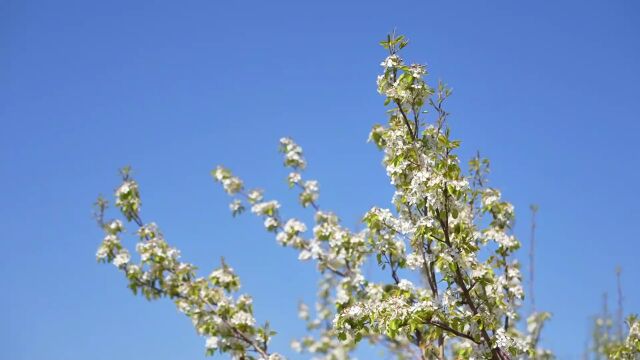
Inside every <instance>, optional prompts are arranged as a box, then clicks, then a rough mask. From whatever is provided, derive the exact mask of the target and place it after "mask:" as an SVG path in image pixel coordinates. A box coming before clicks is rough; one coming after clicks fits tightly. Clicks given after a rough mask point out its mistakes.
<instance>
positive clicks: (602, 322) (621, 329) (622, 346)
mask: <svg viewBox="0 0 640 360" xmlns="http://www.w3.org/2000/svg"><path fill="white" fill-rule="evenodd" d="M621 274H622V270H621V269H620V268H618V269H616V278H617V288H618V289H617V290H618V309H617V314H616V315H617V316H616V319H614V318H613V317H612V316H611V314H610V313H609V310H608V303H607V294H606V293H605V294H604V296H603V306H602V313H601V314H599V315H598V316H596V317H595V319H594V321H593V331H592V339H591V347H590V349H588V350H590V354H589V353H587V354H585V358H586V359H589V358H591V359H595V360H599V359H640V319H638V316H637V315H629V316H628V317H627V319H626V321H624V320H623V313H624V311H623V309H622V298H623V296H622V285H621V282H620V277H621ZM614 325H615V328H616V329H615V331H612V330H613V327H614ZM589 355H591V356H589Z"/></svg>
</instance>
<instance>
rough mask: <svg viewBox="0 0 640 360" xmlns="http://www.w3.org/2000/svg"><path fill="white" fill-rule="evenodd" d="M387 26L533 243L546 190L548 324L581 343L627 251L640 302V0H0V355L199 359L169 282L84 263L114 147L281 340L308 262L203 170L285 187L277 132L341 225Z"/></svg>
mask: <svg viewBox="0 0 640 360" xmlns="http://www.w3.org/2000/svg"><path fill="white" fill-rule="evenodd" d="M394 27H397V28H398V29H399V31H400V32H402V33H404V34H406V35H407V36H408V37H409V39H410V40H411V46H410V47H409V48H408V49H407V50H408V51H407V52H406V54H405V55H406V57H407V58H409V60H412V61H415V62H426V63H427V64H428V66H429V69H430V72H431V79H432V81H436V80H437V79H443V80H445V81H446V82H447V83H448V84H450V85H451V86H452V87H453V88H454V96H453V98H452V99H451V101H450V103H449V107H448V109H449V111H450V112H451V113H452V117H451V120H450V124H451V126H452V129H453V134H454V137H456V138H458V139H461V140H462V141H463V144H462V148H463V149H462V151H461V156H462V158H463V159H468V158H469V156H471V154H472V153H474V152H475V151H476V150H480V151H481V152H482V153H483V154H484V155H486V156H488V157H489V158H491V160H492V175H491V185H493V186H496V187H498V188H500V189H502V191H503V194H504V196H505V197H506V198H507V199H510V200H512V201H513V203H514V204H515V206H516V210H517V213H518V222H517V225H516V232H517V234H519V235H520V237H521V239H522V240H523V243H524V249H526V248H527V246H528V241H529V236H528V228H529V212H528V206H529V204H530V203H532V202H535V203H538V204H539V205H540V213H539V217H538V222H539V227H538V229H539V231H538V239H539V240H538V241H539V246H538V249H537V252H538V263H537V268H538V272H537V297H536V300H537V304H538V307H539V308H543V309H547V310H549V311H551V312H553V313H554V319H553V320H552V322H551V323H550V324H549V325H548V328H547V329H546V332H545V335H544V341H545V344H546V345H547V346H549V347H551V348H552V349H553V350H555V351H556V353H557V354H558V355H559V358H560V359H578V358H579V355H580V353H581V351H582V348H583V344H584V341H585V339H586V336H587V319H588V317H589V316H590V315H592V314H593V313H595V312H597V311H598V309H599V308H600V306H601V297H602V293H603V292H605V291H608V292H609V293H610V294H612V293H613V292H614V290H615V275H614V269H615V267H616V265H620V266H621V267H622V268H623V271H624V273H623V286H624V291H625V299H624V306H625V309H626V310H628V311H636V312H638V311H640V288H638V286H637V283H634V279H637V278H638V277H639V276H640V262H639V261H638V260H637V259H638V253H639V250H640V246H639V245H638V240H639V239H638V237H639V236H640V235H639V234H638V224H640V210H638V201H637V199H636V197H637V190H636V187H637V184H638V181H639V180H640V168H639V167H638V158H639V157H640V150H639V148H638V146H637V141H638V140H637V138H638V136H639V135H640V125H639V121H638V120H639V119H638V114H639V113H640V101H638V94H639V91H638V83H640V68H639V67H638V64H639V63H640V41H638V38H639V37H640V5H638V3H637V2H635V1H584V0H583V1H563V2H558V1H538V2H527V3H525V2H514V1H491V2H489V1H485V2H479V1H459V2H456V4H455V5H453V4H444V2H442V1H440V2H436V1H407V2H403V3H398V4H395V5H394V3H393V2H389V1H386V2H374V1H367V2H364V1H363V2H355V1H354V2H334V1H315V2H311V1H291V2H275V1H271V2H266V1H254V2H251V1H238V2H232V1H226V2H221V1H211V0H209V1H189V2H187V1H180V2H178V1H148V2H131V1H103V2H97V1H67V0H57V1H28V0H24V1H0V54H2V56H0V121H1V124H2V129H3V130H2V131H1V132H0V175H1V176H0V186H1V188H2V194H3V203H2V205H1V206H0V219H2V220H1V225H2V240H1V241H0V252H1V253H2V254H3V257H2V261H0V274H1V275H2V276H0V288H1V289H2V290H3V296H1V297H0V309H2V310H1V311H2V315H1V318H2V321H1V322H0V358H3V359H14V360H23V359H52V360H58V359H60V360H62V359H64V360H73V359H94V360H98V359H114V358H119V359H140V358H145V359H146V358H154V359H158V360H160V359H200V358H203V357H204V356H203V354H204V350H203V340H202V339H200V338H198V337H197V336H196V335H195V332H194V330H193V329H192V327H191V325H190V323H189V321H188V320H187V319H186V318H185V317H183V316H181V315H179V314H178V313H177V311H176V310H175V308H174V307H173V305H172V304H171V303H169V302H168V301H160V302H154V303H147V302H146V301H145V300H143V299H142V298H139V297H134V296H132V295H131V294H130V292H129V291H128V290H127V289H126V288H125V283H124V280H123V279H122V278H121V276H120V274H118V273H117V272H116V271H114V269H113V268H112V267H111V266H105V265H98V264H96V262H95V258H94V254H95V250H96V248H97V246H98V244H99V241H100V239H101V233H100V231H99V230H98V229H97V228H96V227H95V224H94V223H93V220H92V218H91V204H92V202H93V201H94V199H95V197H96V196H97V195H98V194H99V193H104V194H107V195H110V194H111V191H112V190H113V189H114V187H115V186H116V185H117V181H118V179H117V169H118V168H119V167H120V166H122V165H126V164H130V165H132V166H133V167H134V170H135V175H136V177H137V179H138V180H139V182H140V184H141V188H142V196H143V201H144V208H143V214H144V218H145V219H147V220H149V221H151V220H153V221H156V222H157V223H158V224H159V225H160V226H161V228H162V229H163V231H164V233H165V235H166V237H167V238H168V240H169V241H170V242H171V243H172V244H175V245H176V246H178V247H179V248H181V249H182V251H183V256H184V259H185V260H187V261H191V262H193V263H195V264H197V265H199V266H200V268H201V269H202V270H203V271H207V270H209V269H211V268H213V267H214V266H216V265H217V264H218V261H219V258H220V256H222V255H224V256H225V258H226V259H227V261H228V262H229V263H230V264H231V265H232V266H233V267H234V268H235V269H236V270H237V271H238V273H239V274H240V276H241V278H242V280H243V284H244V287H243V288H244V290H245V291H247V292H249V293H251V294H252V295H254V297H255V308H256V313H257V316H258V319H259V320H266V319H269V320H270V321H271V323H272V324H273V327H274V328H275V329H277V330H278V331H279V332H280V334H279V335H278V337H277V338H276V339H275V341H274V343H273V345H272V346H273V348H274V349H279V350H283V352H284V353H287V354H290V351H289V350H288V342H289V340H290V339H291V338H292V337H293V336H294V335H295V334H298V333H300V332H301V331H302V330H303V324H302V323H300V322H298V321H297V320H296V314H295V307H296V304H297V302H298V300H299V299H306V300H308V301H310V300H312V299H313V289H314V282H315V280H314V279H315V271H314V268H313V266H312V265H310V264H307V263H299V262H298V261H297V260H296V255H295V254H294V253H293V251H290V250H289V249H283V248H280V247H278V246H277V245H276V244H275V241H274V240H273V238H272V237H271V236H270V235H269V234H266V233H265V232H264V231H263V230H262V227H261V224H260V221H259V220H257V219H255V218H252V217H251V216H248V217H243V218H240V219H232V218H231V216H230V214H229V213H228V208H227V203H228V199H227V197H226V195H225V194H224V193H223V192H222V190H221V189H220V188H219V186H217V185H216V184H214V183H213V181H212V180H211V178H210V176H209V170H211V169H212V168H213V167H214V166H215V165H216V164H225V165H227V166H229V167H231V168H232V169H233V170H234V171H235V172H236V173H238V174H239V175H240V176H242V177H243V178H244V179H245V180H246V181H247V182H248V183H249V184H253V185H256V186H261V187H263V188H265V189H266V190H267V194H268V195H269V196H272V197H274V198H278V199H283V201H284V202H285V204H288V205H289V206H288V208H290V209H293V205H294V203H295V195H294V194H293V193H291V192H289V191H288V190H287V188H286V185H285V181H284V179H285V177H286V173H287V172H286V170H284V169H283V168H282V167H281V166H280V165H281V159H280V157H279V155H278V154H277V151H276V150H277V141H278V139H279V138H280V137H281V136H283V135H289V136H292V137H294V138H295V139H296V140H297V141H298V142H299V143H300V144H301V145H303V147H304V149H305V151H306V155H307V158H308V160H309V162H310V167H309V171H308V174H309V176H310V177H315V178H317V179H318V180H320V185H321V198H320V201H321V204H322V206H323V207H325V208H330V209H334V210H335V211H336V212H337V213H339V214H340V215H341V217H342V219H343V220H344V222H345V223H346V224H348V225H354V226H357V224H358V219H359V218H360V216H361V214H362V213H364V211H366V210H367V209H369V208H370V207H371V206H373V205H383V206H386V205H387V204H388V203H389V200H390V196H391V188H390V186H389V185H388V181H387V179H386V176H385V174H384V171H383V169H382V167H381V165H380V160H381V156H380V154H379V153H378V152H377V150H376V149H375V147H374V146H373V145H371V144H367V143H366V138H367V134H368V131H369V128H370V127H371V125H373V124H374V123H379V122H383V121H385V114H384V108H383V106H382V102H383V99H382V98H381V97H380V96H378V94H377V93H376V92H375V77H376V75H377V74H378V72H379V71H380V68H379V65H378V64H379V62H380V60H381V59H382V58H383V57H384V52H383V51H382V49H381V48H379V47H378V45H377V42H378V40H380V39H381V38H383V37H384V36H385V34H386V33H387V32H388V31H389V30H391V29H393V28H394ZM289 214H295V213H293V212H292V211H291V212H289ZM521 257H522V259H523V263H524V264H525V268H526V263H527V262H526V251H521ZM636 281H637V280H636ZM292 357H293V358H297V357H296V356H295V355H293V356H292Z"/></svg>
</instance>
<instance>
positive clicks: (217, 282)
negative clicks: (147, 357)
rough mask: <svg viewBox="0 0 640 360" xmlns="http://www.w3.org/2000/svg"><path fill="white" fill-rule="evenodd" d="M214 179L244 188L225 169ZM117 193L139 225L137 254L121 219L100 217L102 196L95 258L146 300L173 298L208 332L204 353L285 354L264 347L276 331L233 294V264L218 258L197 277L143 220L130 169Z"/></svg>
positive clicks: (244, 356) (201, 330) (247, 300)
mask: <svg viewBox="0 0 640 360" xmlns="http://www.w3.org/2000/svg"><path fill="white" fill-rule="evenodd" d="M216 179H219V180H220V181H222V182H223V186H224V187H225V189H228V190H229V191H230V192H231V193H235V192H237V191H239V190H240V189H241V188H242V186H241V185H238V184H241V183H239V182H238V180H237V179H236V178H233V177H232V176H230V174H229V173H228V172H227V171H226V170H223V169H219V170H216ZM115 197H116V206H117V207H118V208H119V209H120V212H121V213H122V214H123V215H124V216H125V218H126V219H127V220H129V221H132V222H133V223H134V224H135V225H136V226H137V231H136V235H137V243H136V245H135V250H136V252H137V253H138V255H139V257H138V259H137V260H134V259H133V258H132V256H131V255H130V252H129V250H127V248H126V247H125V246H124V245H123V243H122V241H121V237H122V236H123V235H124V231H125V229H124V225H123V223H122V222H121V221H120V220H118V219H115V220H112V221H104V220H103V219H104V211H105V210H106V203H105V202H104V201H102V202H100V208H99V211H100V214H99V216H98V219H99V224H100V227H101V228H102V229H103V231H104V233H105V237H104V239H103V241H102V244H101V245H100V247H99V248H98V251H97V253H96V257H97V259H98V261H100V262H109V263H112V264H113V265H115V266H116V267H117V268H118V269H119V270H121V271H122V272H123V274H124V275H125V277H126V279H127V281H128V283H129V285H128V286H129V288H130V289H131V290H132V291H133V292H134V294H137V293H141V294H142V295H144V296H145V297H146V298H147V299H150V300H151V299H158V298H163V297H166V298H169V299H171V300H173V302H174V303H175V304H176V307H177V308H178V310H180V311H181V312H182V313H184V314H185V315H187V316H188V317H189V318H191V321H192V322H193V325H194V327H195V329H196V331H197V332H198V334H200V335H202V336H204V337H206V345H205V347H206V352H207V354H213V353H214V352H216V351H219V352H221V353H229V354H231V355H232V356H233V357H234V358H236V359H258V358H259V359H265V360H266V359H269V360H277V359H283V358H282V356H280V355H279V354H277V353H272V354H270V353H269V352H268V350H267V344H268V343H269V340H270V338H271V337H272V336H273V334H274V332H273V331H271V330H270V329H269V327H268V326H266V325H265V326H262V327H261V326H257V325H256V320H255V318H254V316H253V307H252V299H251V297H250V296H248V295H239V296H237V295H236V292H237V291H238V290H239V289H240V279H239V278H238V276H237V275H236V274H235V273H234V271H233V269H232V268H231V267H229V266H228V265H227V264H226V263H225V262H224V261H222V266H221V267H220V268H218V269H215V270H214V271H212V272H211V274H210V275H209V276H208V277H206V278H205V277H198V276H197V275H196V268H195V266H193V265H191V264H189V263H186V262H183V261H182V260H181V259H180V251H179V250H177V249H176V248H174V247H171V246H170V245H169V244H168V243H167V242H166V240H165V239H164V236H163V235H162V233H161V232H160V230H159V228H158V226H157V225H155V224H154V223H148V224H144V223H143V222H142V220H141V218H140V213H139V210H140V203H141V201H140V197H139V191H138V185H137V183H136V181H135V180H133V179H131V177H130V176H129V172H128V171H127V172H126V175H124V176H123V183H122V185H121V186H120V187H119V188H118V189H117V190H116V194H115ZM253 354H257V355H258V357H257V358H256V357H255V356H254V355H253Z"/></svg>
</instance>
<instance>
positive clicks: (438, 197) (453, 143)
mask: <svg viewBox="0 0 640 360" xmlns="http://www.w3.org/2000/svg"><path fill="white" fill-rule="evenodd" d="M381 45H382V46H383V47H384V49H385V50H386V51H387V52H388V54H387V57H386V58H385V59H384V61H383V62H382V64H381V65H382V74H381V75H380V76H378V80H377V83H378V91H379V93H380V94H382V95H383V96H384V97H385V103H384V104H385V106H388V115H389V119H388V122H387V123H386V124H384V125H375V126H374V127H373V129H372V131H371V133H370V135H369V139H370V141H371V142H373V143H374V144H375V145H376V146H377V147H378V148H379V149H380V150H381V151H382V152H383V164H384V166H385V168H386V172H387V174H388V176H389V179H390V181H391V184H393V186H394V187H395V193H394V195H393V200H392V208H391V209H387V208H379V207H374V208H372V209H371V210H369V211H368V212H367V213H366V214H364V216H363V217H362V219H363V223H364V224H365V225H366V227H365V229H364V230H361V231H353V230H350V229H349V228H347V227H345V226H343V225H342V224H341V223H340V220H339V217H338V216H337V215H336V214H334V213H333V212H331V211H329V210H325V209H324V208H321V207H320V204H319V202H318V199H319V186H318V182H317V181H315V180H310V179H306V178H304V177H303V171H304V169H305V168H306V167H307V162H306V160H305V158H304V156H303V151H302V148H301V147H300V146H299V145H297V144H296V143H295V142H294V141H293V140H292V139H290V138H283V139H281V140H280V151H281V152H282V153H283V155H284V165H285V167H287V168H289V169H290V174H289V175H288V183H289V186H290V187H291V188H292V189H296V190H298V192H299V195H298V196H299V202H300V205H301V206H302V207H303V208H308V209H310V211H313V212H314V213H315V224H313V225H312V226H308V225H307V224H305V223H303V222H301V221H299V220H297V219H295V218H290V217H285V215H284V211H283V209H281V206H280V203H279V202H278V201H276V200H266V197H265V194H264V192H263V191H262V190H259V189H256V188H249V187H246V186H245V184H244V182H243V181H242V180H241V179H240V178H239V177H237V176H235V175H234V174H233V173H232V172H231V171H230V170H229V169H227V168H225V167H222V166H219V167H217V168H216V169H215V170H213V171H212V175H213V178H214V179H215V181H217V182H219V183H220V184H221V185H222V187H223V189H224V191H225V192H227V193H228V194H229V195H230V196H231V197H232V201H231V203H230V209H231V212H232V214H233V215H234V216H236V215H240V214H242V213H243V212H245V211H246V210H247V209H249V210H250V212H251V213H253V214H254V215H256V216H258V217H260V218H261V219H262V220H263V221H264V227H265V229H266V231H268V232H270V233H272V234H273V235H274V236H275V240H276V242H277V243H278V244H280V245H282V246H286V247H291V248H293V249H296V250H297V251H298V258H299V259H300V260H301V261H303V262H313V263H314V264H315V265H316V268H317V270H318V271H319V273H320V274H321V278H320V281H319V284H318V293H317V303H316V307H315V309H316V311H315V312H313V314H312V313H311V311H310V310H309V308H308V306H306V305H301V306H300V309H299V315H300V318H301V319H302V320H304V321H306V323H307V328H308V330H309V333H308V334H306V335H305V336H303V337H302V338H301V339H298V340H294V341H293V342H292V347H293V348H294V350H296V351H300V352H307V353H309V354H311V355H312V356H313V357H314V358H317V359H347V358H349V357H350V354H351V353H352V352H353V351H354V350H355V349H356V347H357V345H358V343H359V342H360V341H361V340H363V339H366V340H368V341H369V342H371V343H374V344H378V345H379V346H381V347H384V348H385V349H386V350H387V351H388V352H390V353H391V354H393V355H394V356H395V357H396V358H398V359H408V358H417V359H447V358H455V359H478V358H486V359H494V360H497V359H502V360H504V359H511V358H529V359H548V358H552V357H553V356H552V354H551V353H550V352H549V351H547V350H544V349H541V348H539V347H538V341H539V339H540V332H541V329H542V326H543V323H544V321H545V320H547V319H548V318H549V316H550V315H549V314H548V313H544V312H541V313H533V314H531V316H529V317H528V319H527V325H526V329H522V330H520V329H518V328H517V327H516V324H517V322H518V320H519V319H520V316H519V307H520V305H521V302H522V300H523V298H524V291H523V288H522V285H521V279H522V276H521V274H520V267H519V263H518V262H517V261H516V260H514V259H513V254H514V252H515V251H516V250H517V249H518V248H519V247H520V243H519V241H518V240H517V239H516V237H515V236H514V235H513V232H512V225H513V221H514V208H513V206H512V205H511V204H510V203H508V202H506V201H504V200H502V199H501V195H500V192H499V191H498V190H497V189H495V188H492V187H489V186H488V185H487V178H486V176H487V173H488V170H489V161H488V160H487V159H483V158H481V157H480V156H479V155H478V156H477V157H475V158H473V159H472V160H471V161H470V162H469V166H468V168H467V171H464V170H463V167H462V166H461V162H460V159H459V158H458V156H457V155H456V149H457V148H458V147H459V146H460V142H459V141H458V140H453V139H452V138H451V137H450V130H449V124H448V121H447V120H448V113H447V112H446V111H445V109H444V103H445V101H446V99H447V98H448V97H449V96H450V95H451V90H450V89H449V88H447V87H446V86H445V85H444V84H442V83H439V84H438V85H437V86H436V87H435V88H433V87H431V86H429V85H428V84H427V83H426V82H425V80H424V78H425V76H426V74H427V71H426V68H425V66H423V65H419V64H406V63H405V62H404V61H403V59H402V58H401V57H400V54H399V52H400V50H401V49H402V48H404V47H405V46H406V45H407V41H406V40H405V38H404V37H403V36H395V35H390V36H388V37H387V39H386V40H385V41H382V42H381ZM427 108H429V109H431V112H427V111H426V109H427ZM121 175H122V184H121V185H120V186H119V187H118V188H117V190H116V192H115V205H116V207H117V208H118V209H119V210H120V213H121V214H122V216H123V218H124V220H126V222H128V223H130V224H131V225H133V226H134V227H135V228H136V230H137V231H136V233H137V238H138V241H137V245H136V247H135V249H136V252H137V253H138V254H139V257H137V259H136V260H134V259H133V258H132V257H131V255H130V252H129V250H127V248H125V246H124V245H123V242H122V241H121V238H123V237H124V236H125V231H124V224H123V221H121V220H117V219H116V220H109V221H107V220H106V219H105V211H106V209H107V202H106V200H104V199H99V200H98V202H97V209H98V210H97V219H98V223H99V225H100V226H101V228H102V229H103V230H104V232H105V238H104V240H103V242H102V244H101V246H100V248H99V250H98V252H97V258H98V260H99V261H102V262H110V263H112V264H114V265H115V266H116V267H117V268H118V269H119V270H121V271H122V273H123V274H124V276H125V277H126V279H127V281H128V283H129V284H128V285H129V288H130V289H131V290H132V291H133V292H134V293H140V294H142V295H144V296H145V297H146V298H147V299H150V300H152V299H158V298H162V297H165V298H169V299H171V300H172V301H173V302H174V303H175V304H176V306H177V307H178V309H179V310H180V311H181V312H183V313H184V314H185V315H187V316H188V317H189V318H191V320H192V321H193V324H194V326H195V328H196V330H197V332H198V333H199V334H201V335H202V336H204V337H206V352H207V354H213V353H215V352H220V353H228V354H231V356H232V357H233V358H236V359H272V360H273V359H282V358H283V357H282V356H281V355H279V354H278V353H276V352H272V350H271V349H270V348H269V340H270V338H271V337H272V336H273V335H274V332H273V331H272V330H271V329H270V328H269V325H268V323H265V324H264V325H258V324H257V322H256V320H255V319H254V316H253V309H252V299H251V297H250V296H248V295H238V290H239V288H240V280H239V278H238V276H236V274H235V273H234V271H233V269H232V268H231V267H230V266H229V265H227V264H226V263H224V261H223V262H222V264H221V266H220V268H218V269H215V270H213V272H211V274H210V275H209V276H207V277H201V276H198V275H197V273H196V268H195V267H194V266H193V265H192V264H189V263H186V262H183V261H182V260H181V258H180V252H179V251H178V250H177V249H175V248H173V247H171V246H170V245H169V244H168V243H167V241H166V240H165V238H164V237H163V236H162V233H161V232H160V230H159V228H158V226H157V225H155V224H154V223H147V222H145V221H143V219H142V217H141V214H140V207H141V199H140V193H139V189H138V184H137V183H136V181H135V180H134V179H133V178H132V177H131V173H130V171H129V169H124V170H123V171H122V172H121ZM367 262H374V263H376V264H377V265H378V266H379V267H380V270H381V271H382V272H385V273H388V275H387V276H388V281H387V282H376V281H373V280H372V279H367V278H366V277H365V276H364V275H363V272H362V269H363V265H364V264H366V263H367ZM414 283H415V284H414ZM636 350H637V349H636Z"/></svg>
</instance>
